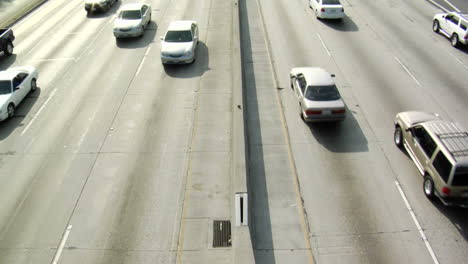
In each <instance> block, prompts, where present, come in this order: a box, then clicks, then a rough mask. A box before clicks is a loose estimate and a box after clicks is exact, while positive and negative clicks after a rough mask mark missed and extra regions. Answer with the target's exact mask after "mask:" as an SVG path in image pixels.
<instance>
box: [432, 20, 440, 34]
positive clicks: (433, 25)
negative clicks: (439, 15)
mask: <svg viewBox="0 0 468 264" xmlns="http://www.w3.org/2000/svg"><path fill="white" fill-rule="evenodd" d="M432 30H434V32H435V33H437V32H439V21H437V20H434V23H433V24H432Z"/></svg>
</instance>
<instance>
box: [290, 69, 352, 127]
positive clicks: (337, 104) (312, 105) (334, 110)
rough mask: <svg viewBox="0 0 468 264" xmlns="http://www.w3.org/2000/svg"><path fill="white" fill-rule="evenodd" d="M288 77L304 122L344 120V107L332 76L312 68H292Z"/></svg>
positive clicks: (322, 70)
mask: <svg viewBox="0 0 468 264" xmlns="http://www.w3.org/2000/svg"><path fill="white" fill-rule="evenodd" d="M289 75H290V79H291V88H292V89H293V90H294V93H295V94H296V97H297V99H298V100H299V109H300V114H301V117H302V118H303V119H304V121H306V122H316V121H342V120H344V119H345V117H346V107H345V103H344V102H343V99H341V95H340V93H339V91H338V88H337V87H336V85H335V82H334V81H333V78H332V77H334V75H332V74H330V73H328V72H327V71H325V70H324V69H321V68H314V67H301V68H293V69H292V70H291V72H290V74H289Z"/></svg>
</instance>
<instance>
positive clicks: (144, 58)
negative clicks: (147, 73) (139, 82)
mask: <svg viewBox="0 0 468 264" xmlns="http://www.w3.org/2000/svg"><path fill="white" fill-rule="evenodd" d="M150 49H151V47H149V48H148V49H147V50H146V52H145V55H144V56H143V59H142V60H141V62H140V65H139V66H138V69H137V71H136V73H135V76H138V74H139V73H140V70H141V68H142V67H143V63H144V62H145V60H146V56H148V53H149V51H150Z"/></svg>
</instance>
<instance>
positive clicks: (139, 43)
mask: <svg viewBox="0 0 468 264" xmlns="http://www.w3.org/2000/svg"><path fill="white" fill-rule="evenodd" d="M157 31H158V26H157V25H156V22H154V21H152V20H151V22H150V23H149V24H148V26H147V27H146V28H145V34H144V35H143V36H141V37H133V38H116V39H115V42H116V44H117V47H119V48H121V49H137V48H143V47H146V46H148V45H149V44H150V43H153V42H154V37H155V36H156V32H157Z"/></svg>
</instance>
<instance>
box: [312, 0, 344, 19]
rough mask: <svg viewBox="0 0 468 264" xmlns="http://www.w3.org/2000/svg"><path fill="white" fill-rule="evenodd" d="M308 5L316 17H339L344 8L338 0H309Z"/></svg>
mask: <svg viewBox="0 0 468 264" xmlns="http://www.w3.org/2000/svg"><path fill="white" fill-rule="evenodd" d="M309 6H310V8H312V10H314V12H315V16H316V17H317V18H325V19H341V18H343V17H344V8H343V5H342V4H341V3H340V0H309Z"/></svg>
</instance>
